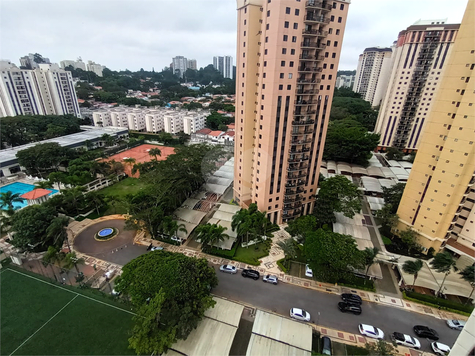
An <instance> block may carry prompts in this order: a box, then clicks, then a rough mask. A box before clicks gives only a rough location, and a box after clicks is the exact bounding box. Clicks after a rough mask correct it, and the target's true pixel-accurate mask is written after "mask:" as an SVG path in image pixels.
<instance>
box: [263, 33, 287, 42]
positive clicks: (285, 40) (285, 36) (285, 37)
mask: <svg viewBox="0 0 475 356" xmlns="http://www.w3.org/2000/svg"><path fill="white" fill-rule="evenodd" d="M266 38H267V37H266ZM288 39H289V36H287V35H284V42H287V40H288ZM266 42H267V41H266Z"/></svg>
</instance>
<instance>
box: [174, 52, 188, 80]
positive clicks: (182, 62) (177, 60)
mask: <svg viewBox="0 0 475 356" xmlns="http://www.w3.org/2000/svg"><path fill="white" fill-rule="evenodd" d="M172 69H173V73H174V74H176V75H177V76H178V77H180V78H183V75H184V74H185V72H186V70H187V69H188V60H187V59H186V58H185V57H183V56H176V57H174V58H172Z"/></svg>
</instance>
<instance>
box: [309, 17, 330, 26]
mask: <svg viewBox="0 0 475 356" xmlns="http://www.w3.org/2000/svg"><path fill="white" fill-rule="evenodd" d="M303 21H304V22H305V23H324V24H329V23H330V18H328V17H324V16H312V15H307V16H305V17H304V19H303Z"/></svg>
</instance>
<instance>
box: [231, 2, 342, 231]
mask: <svg viewBox="0 0 475 356" xmlns="http://www.w3.org/2000/svg"><path fill="white" fill-rule="evenodd" d="M348 7H349V1H325V0H324V1H317V0H310V1H294V0H267V1H266V0H237V10H238V36H237V42H238V43H237V60H236V116H235V119H236V129H235V130H236V131H235V145H234V147H235V169H234V172H235V173H234V199H235V201H236V202H238V203H239V204H240V205H241V206H243V207H247V206H249V205H250V204H251V203H257V205H258V208H259V210H261V211H266V212H267V216H268V217H269V219H270V220H271V221H272V222H275V223H282V222H286V221H289V220H291V219H294V218H297V217H299V216H301V215H303V214H309V213H311V212H312V211H313V207H314V202H315V194H316V192H317V185H318V178H319V172H320V163H321V159H322V154H323V148H324V145H325V135H326V130H327V125H328V118H329V114H330V108H331V103H332V99H333V91H334V85H335V79H336V75H337V69H338V62H339V58H340V51H341V45H342V42H343V33H344V30H345V24H346V18H347V13H348Z"/></svg>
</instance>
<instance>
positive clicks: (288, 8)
mask: <svg viewBox="0 0 475 356" xmlns="http://www.w3.org/2000/svg"><path fill="white" fill-rule="evenodd" d="M285 13H286V14H287V15H289V14H290V7H286V8H285Z"/></svg>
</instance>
